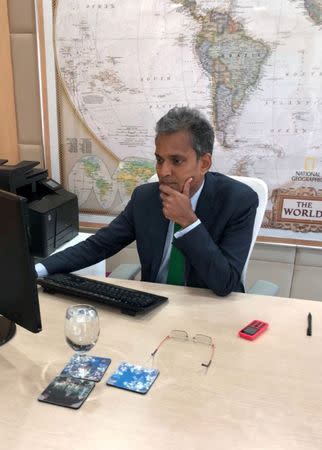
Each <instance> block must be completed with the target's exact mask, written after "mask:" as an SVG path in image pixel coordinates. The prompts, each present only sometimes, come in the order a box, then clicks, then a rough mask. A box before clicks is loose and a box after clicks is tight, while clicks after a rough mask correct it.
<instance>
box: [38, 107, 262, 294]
mask: <svg viewBox="0 0 322 450" xmlns="http://www.w3.org/2000/svg"><path fill="white" fill-rule="evenodd" d="M213 144H214V132H213V129H212V127H211V125H210V123H209V122H208V121H207V119H206V118H205V117H204V116H203V115H202V114H201V113H200V112H199V111H197V110H196V109H190V108H186V107H182V108H173V109H171V110H170V111H169V112H168V113H167V114H166V115H165V116H163V117H162V118H161V119H160V120H159V121H158V123H157V126H156V139H155V156H156V171H157V174H158V177H159V183H148V184H145V185H141V186H139V187H137V188H136V189H135V190H134V192H133V194H132V197H131V200H130V201H129V203H128V205H127V206H126V208H125V210H124V211H123V212H122V213H121V214H120V215H119V216H118V217H116V218H115V219H114V220H113V222H111V223H110V224H109V225H108V226H106V227H104V228H102V229H100V230H99V231H97V233H96V234H95V235H94V236H91V237H89V238H88V239H87V240H86V241H84V242H81V243H79V244H77V245H75V246H74V247H70V248H67V249H66V250H64V251H62V252H60V253H57V254H55V255H52V256H50V257H48V258H47V259H45V260H44V261H43V262H42V266H41V265H37V266H36V270H37V272H38V275H39V276H43V275H45V274H46V273H54V272H71V271H75V270H78V269H81V268H84V267H87V266H90V265H92V264H95V263H97V262H99V261H101V260H102V259H105V258H108V257H110V256H112V255H114V254H115V253H117V252H118V251H119V250H121V249H122V248H124V247H125V246H127V245H128V244H130V243H131V242H133V241H134V240H136V242H137V249H138V254H139V258H140V262H141V273H142V280H143V281H152V282H159V283H169V284H184V285H187V286H194V287H204V288H209V289H212V290H213V291H214V293H215V294H217V295H222V296H224V295H227V294H229V293H230V292H232V291H239V292H243V291H244V287H243V285H242V283H241V281H240V278H241V273H242V270H243V267H244V264H245V261H246V259H247V255H248V251H249V247H250V244H251V239H252V231H253V225H254V219H255V214H256V209H257V206H258V198H257V194H256V193H255V192H254V191H253V190H252V189H250V188H249V187H248V186H246V185H245V184H243V183H239V182H238V181H235V180H233V179H231V178H229V177H226V176H225V175H222V174H220V173H215V172H208V171H209V169H210V167H211V162H212V161H211V158H212V149H213ZM181 266H182V267H181ZM181 269H182V270H181Z"/></svg>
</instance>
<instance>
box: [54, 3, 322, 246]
mask: <svg viewBox="0 0 322 450" xmlns="http://www.w3.org/2000/svg"><path fill="white" fill-rule="evenodd" d="M54 31H55V46H56V58H57V71H58V75H59V80H60V83H61V87H62V96H63V97H64V99H63V101H62V102H61V107H62V108H64V111H63V112H62V114H61V118H62V121H63V125H62V126H61V141H62V147H63V152H62V158H63V164H62V167H63V171H64V173H63V178H64V181H65V183H66V184H67V187H68V188H69V189H70V190H72V191H74V192H76V193H77V195H78V198H79V203H80V207H81V208H83V210H85V211H91V210H93V211H96V212H97V211H102V212H106V213H109V214H116V213H118V212H119V211H121V210H122V209H123V208H124V205H125V204H126V203H127V201H128V200H129V198H130V195H131V192H132V191H133V189H134V188H135V186H137V185H139V184H142V183H145V182H146V181H147V180H148V179H149V178H150V177H151V176H152V175H153V173H154V172H155V168H154V127H155V123H156V121H157V120H158V119H159V118H160V117H161V116H162V115H163V114H165V113H166V112H167V111H168V110H169V109H170V108H172V107H174V106H176V105H178V106H183V105H189V106H192V107H196V108H198V109H200V110H201V111H202V112H203V113H204V114H205V115H206V116H207V117H208V119H209V120H210V121H211V123H212V124H213V126H214V129H215V132H216V142H215V148H214V157H213V169H214V170H218V171H220V172H223V173H226V174H232V175H242V176H257V177H259V178H262V179H264V180H265V181H266V183H267V184H268V187H269V193H270V200H269V204H268V211H267V214H266V218H265V221H266V224H265V221H264V227H265V226H266V228H267V230H266V233H267V235H270V234H269V233H273V234H274V230H273V229H274V226H273V225H272V221H271V219H272V213H271V211H272V209H274V208H273V207H274V205H273V199H274V195H275V194H274V195H273V193H274V192H276V191H275V190H276V189H281V188H282V189H284V190H285V189H289V188H290V189H294V190H296V189H297V190H298V189H303V188H308V187H309V188H311V189H313V190H314V189H315V191H314V192H315V193H317V192H320V191H321V189H322V176H320V168H321V163H322V120H321V119H322V53H321V50H320V42H321V38H322V0H261V1H259V0H235V1H233V0H231V1H228V0H218V1H214V0H212V1H210V0H199V1H198V0H150V1H149V2H147V1H143V0H138V1H135V2H134V1H133V0H82V1H80V0H59V1H57V2H56V8H55V24H54ZM64 105H65V106H64ZM67 105H68V106H67ZM75 121H79V122H81V123H82V126H83V128H82V131H81V133H80V134H79V126H75V124H74V122H75ZM75 130H76V131H77V132H78V135H77V132H76V131H75ZM71 143H72V144H73V145H71ZM84 143H85V144H86V145H85V144H84ZM296 192H297V191H296ZM310 192H311V191H310ZM316 195H317V194H316ZM312 230H313V231H315V232H316V233H315V235H316V237H314V238H313V239H315V238H316V239H320V232H319V230H318V228H316V229H312ZM312 230H311V231H312ZM288 232H289V233H290V232H291V231H288ZM264 233H265V231H264ZM311 234H312V233H311ZM310 239H312V236H310Z"/></svg>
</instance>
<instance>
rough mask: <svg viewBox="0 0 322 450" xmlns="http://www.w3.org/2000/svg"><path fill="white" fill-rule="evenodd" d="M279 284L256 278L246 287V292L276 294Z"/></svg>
mask: <svg viewBox="0 0 322 450" xmlns="http://www.w3.org/2000/svg"><path fill="white" fill-rule="evenodd" d="M278 290H279V286H278V285H277V284H275V283H272V282H270V281H266V280H257V281H256V282H255V283H254V284H253V286H252V287H251V288H250V289H248V291H247V294H258V295H277V293H278Z"/></svg>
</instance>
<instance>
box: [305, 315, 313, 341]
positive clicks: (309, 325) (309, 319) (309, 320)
mask: <svg viewBox="0 0 322 450" xmlns="http://www.w3.org/2000/svg"><path fill="white" fill-rule="evenodd" d="M306 335H307V336H312V314H311V313H308V315H307V330H306Z"/></svg>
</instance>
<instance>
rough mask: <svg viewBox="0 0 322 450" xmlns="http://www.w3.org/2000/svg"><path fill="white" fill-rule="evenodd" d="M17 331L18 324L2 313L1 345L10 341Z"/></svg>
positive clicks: (0, 317)
mask: <svg viewBox="0 0 322 450" xmlns="http://www.w3.org/2000/svg"><path fill="white" fill-rule="evenodd" d="M15 333H16V324H15V323H14V322H13V321H12V320H9V319H6V318H5V317H3V316H1V315H0V345H3V344H5V343H6V342H8V341H10V339H11V338H13V336H14V335H15Z"/></svg>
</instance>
